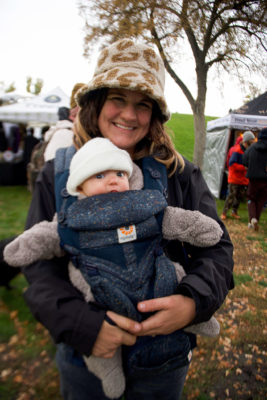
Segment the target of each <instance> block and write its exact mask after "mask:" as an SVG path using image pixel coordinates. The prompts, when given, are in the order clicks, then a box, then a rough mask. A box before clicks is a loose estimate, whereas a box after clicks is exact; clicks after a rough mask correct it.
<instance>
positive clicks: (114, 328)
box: [92, 311, 141, 358]
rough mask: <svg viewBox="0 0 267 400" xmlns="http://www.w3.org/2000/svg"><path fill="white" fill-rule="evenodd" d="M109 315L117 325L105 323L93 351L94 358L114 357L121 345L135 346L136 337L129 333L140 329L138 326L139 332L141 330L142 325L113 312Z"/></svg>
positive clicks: (108, 313) (109, 312)
mask: <svg viewBox="0 0 267 400" xmlns="http://www.w3.org/2000/svg"><path fill="white" fill-rule="evenodd" d="M107 315H108V317H109V318H110V319H111V320H112V321H113V322H114V323H115V324H116V325H111V324H110V323H108V322H107V321H104V322H103V324H102V326H101V329H100V331H99V333H98V336H97V339H96V341H95V344H94V347H93V349H92V354H93V355H94V356H97V357H103V358H111V357H113V356H114V354H115V352H116V350H117V348H118V347H120V346H121V345H126V346H132V345H134V344H135V342H136V336H135V335H134V334H131V333H130V332H128V331H130V330H132V331H135V330H136V329H138V327H137V328H136V327H135V325H136V324H137V325H138V326H139V331H140V330H141V325H140V324H138V323H136V322H135V321H133V320H131V319H129V318H126V317H123V316H121V315H118V314H116V313H114V312H112V311H108V312H107ZM127 330H128V331H127Z"/></svg>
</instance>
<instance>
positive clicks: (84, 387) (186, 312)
mask: <svg viewBox="0 0 267 400" xmlns="http://www.w3.org/2000/svg"><path fill="white" fill-rule="evenodd" d="M163 90H164V66H163V63H162V61H161V59H160V58H159V57H158V56H157V55H156V53H155V52H154V51H153V50H152V49H151V48H149V47H148V46H145V45H140V44H135V43H134V42H133V41H131V40H129V39H122V40H120V41H118V42H116V43H114V44H113V45H111V46H109V47H108V48H106V49H104V50H103V51H102V52H101V53H100V56H99V59H98V64H97V67H96V70H95V73H94V77H93V79H92V81H91V82H90V83H89V84H88V85H87V86H85V87H84V88H82V89H81V90H80V92H79V93H78V95H77V101H78V104H79V106H80V111H79V114H78V118H77V120H76V135H75V138H74V142H75V146H76V147H77V148H80V147H81V146H82V145H83V144H84V143H86V142H87V141H88V140H90V139H91V138H93V137H97V136H103V137H106V138H108V139H110V140H111V142H113V143H114V144H115V145H116V146H118V147H119V148H121V149H124V150H127V151H128V152H129V154H130V155H131V157H132V159H133V160H134V161H135V162H136V163H137V164H139V165H140V166H142V159H143V157H145V156H148V155H153V156H154V157H155V158H156V159H157V160H159V161H160V162H162V163H164V164H165V165H166V167H167V168H168V173H169V179H168V204H169V205H172V206H179V207H183V208H185V209H191V210H199V211H201V212H203V213H204V214H206V215H208V216H210V217H212V218H214V219H216V220H217V221H218V222H220V221H219V220H218V216H217V212H216V206H215V203H214V201H213V199H212V196H211V194H210V192H209V190H208V189H207V186H206V184H205V182H204V180H203V178H202V176H201V173H200V171H199V169H198V168H196V167H195V166H193V165H192V164H190V163H188V162H187V161H184V160H183V158H182V157H181V156H180V155H179V154H178V153H177V152H176V151H175V149H174V146H173V144H172V142H171V140H170V139H169V137H168V135H167V134H166V133H165V131H164V128H163V123H164V122H165V121H166V120H167V119H168V118H169V112H168V109H167V105H166V101H165V99H164V94H163ZM55 211H56V207H55V199H54V162H53V161H50V162H48V163H47V164H46V165H45V168H44V170H43V172H42V173H41V174H40V176H39V177H38V179H37V187H36V190H35V193H34V195H33V200H32V204H31V207H30V211H29V214H28V219H27V224H26V228H29V227H31V226H32V225H33V224H35V223H37V222H39V221H41V220H51V219H52V218H53V215H54V213H55ZM220 224H221V222H220ZM221 226H222V228H223V230H224V235H223V237H222V239H221V240H220V242H219V243H218V244H217V245H215V246H213V247H212V248H202V249H200V248H196V247H193V246H190V245H188V246H183V245H182V244H181V243H179V242H176V241H170V242H169V243H168V246H167V249H166V252H167V255H168V256H169V257H170V258H171V259H172V260H174V261H178V262H180V263H182V264H183V265H184V268H185V269H186V272H187V274H188V275H187V276H186V277H185V278H184V279H183V280H182V281H181V283H180V284H179V285H178V287H177V294H176V295H172V296H168V297H163V298H158V299H153V300H147V301H144V302H141V303H139V304H138V310H139V311H140V312H142V313H149V314H147V315H149V317H148V318H147V319H146V320H144V321H143V322H142V323H137V322H135V321H133V320H130V319H128V318H125V317H123V316H120V315H118V314H115V313H114V312H111V311H107V312H106V311H105V310H103V309H101V308H100V307H99V306H98V305H97V304H92V303H89V304H87V303H86V302H85V301H84V300H83V297H82V295H81V294H80V293H79V292H78V291H76V290H75V289H74V288H73V287H72V286H71V284H70V282H69V280H68V276H67V262H68V260H67V258H64V259H54V260H52V261H42V262H39V263H36V264H33V265H32V266H31V267H27V269H26V270H25V275H26V277H27V279H28V281H29V283H30V286H29V289H28V290H27V292H26V294H25V298H26V301H27V303H28V305H29V306H30V308H31V310H32V312H33V314H34V315H35V317H36V318H37V319H38V320H39V321H40V322H42V323H43V324H44V325H45V326H46V327H47V328H48V330H49V331H50V333H51V335H52V336H53V338H54V340H55V342H56V343H60V345H59V346H58V351H57V362H58V367H59V371H60V377H61V391H62V394H63V396H64V398H65V399H72V400H73V399H79V400H83V399H103V400H104V399H106V397H105V396H104V394H103V392H102V389H101V385H100V382H99V381H98V379H97V378H96V377H95V376H93V375H92V374H89V373H88V371H87V369H86V367H85V365H84V363H83V360H82V354H85V355H90V354H93V355H95V356H98V357H103V358H109V357H112V356H113V355H114V354H115V352H116V349H117V348H118V347H119V346H121V345H125V348H126V349H130V348H129V347H128V346H131V345H133V344H134V343H135V342H136V338H137V336H142V337H144V338H145V337H146V336H157V335H166V334H169V333H173V332H177V335H179V343H180V344H181V345H180V351H179V354H177V357H176V358H175V359H172V360H170V362H168V363H163V365H162V362H161V361H162V360H158V362H157V363H156V364H155V368H154V369H152V370H150V373H149V374H147V373H144V371H143V370H142V369H140V370H138V371H136V372H135V373H131V374H129V375H128V376H127V371H126V378H127V382H126V391H125V397H126V399H127V400H133V399H144V398H145V399H148V400H149V399H155V398H162V399H163V398H164V399H166V400H168V399H169V400H174V399H175V400H177V399H179V398H180V395H181V392H182V389H183V384H184V381H185V377H186V373H187V370H188V365H189V362H190V359H191V349H193V348H194V347H195V345H196V340H195V336H194V335H192V334H189V333H185V332H184V331H183V330H182V328H184V327H185V326H187V325H189V324H192V323H196V322H202V321H206V320H208V319H209V318H210V317H211V316H212V314H213V313H214V312H215V311H216V310H217V309H218V307H220V305H221V304H222V302H223V301H224V298H225V296H226V295H227V292H228V290H229V289H231V288H232V287H233V281H232V268H233V261H232V244H231V242H230V239H229V236H228V234H227V232H226V230H225V228H224V226H223V225H222V224H221ZM151 313H152V314H151ZM144 315H145V314H144ZM129 352H130V351H129ZM125 353H127V351H126V352H125Z"/></svg>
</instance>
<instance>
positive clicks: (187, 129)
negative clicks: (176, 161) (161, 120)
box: [166, 113, 215, 161]
mask: <svg viewBox="0 0 267 400" xmlns="http://www.w3.org/2000/svg"><path fill="white" fill-rule="evenodd" d="M214 118H215V117H206V121H210V120H212V119H214ZM166 125H167V127H168V129H169V130H170V135H171V138H172V140H173V142H174V144H175V148H176V149H177V150H178V151H179V152H180V153H181V154H182V155H183V156H184V157H185V158H187V159H188V160H189V161H192V160H193V153H194V141H195V135H194V121H193V117H192V115H190V114H178V113H174V114H172V117H171V119H170V121H168V122H167V124H166Z"/></svg>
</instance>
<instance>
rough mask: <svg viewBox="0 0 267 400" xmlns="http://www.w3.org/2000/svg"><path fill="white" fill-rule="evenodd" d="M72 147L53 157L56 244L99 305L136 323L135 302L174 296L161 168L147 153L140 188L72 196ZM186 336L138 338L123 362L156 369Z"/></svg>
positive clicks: (164, 180)
mask: <svg viewBox="0 0 267 400" xmlns="http://www.w3.org/2000/svg"><path fill="white" fill-rule="evenodd" d="M74 153H75V149H74V147H69V148H68V149H60V150H59V151H58V152H57V155H56V162H55V193H56V209H57V213H58V231H59V235H60V240H61V246H62V247H63V248H64V249H65V250H66V251H67V252H68V253H69V254H70V257H71V260H72V262H73V264H74V265H75V266H76V267H77V268H79V270H80V271H81V273H82V275H83V277H84V278H85V280H86V281H87V283H88V284H89V285H90V287H91V290H92V293H93V295H94V298H95V301H96V302H97V303H99V304H101V305H102V306H103V307H104V308H106V309H107V310H110V309H111V310H113V311H114V312H117V313H118V314H122V315H125V316H127V317H129V318H131V319H134V320H137V321H141V320H142V319H143V318H144V315H143V314H141V313H139V312H138V311H137V309H136V305H137V303H138V302H139V301H141V300H145V299H150V298H156V297H165V296H168V295H171V294H174V293H175V290H176V288H177V279H176V273H175V269H174V266H173V263H172V262H171V261H170V260H169V259H168V258H167V257H166V256H165V254H164V253H163V238H162V218H163V213H164V209H165V208H166V206H167V202H166V197H167V172H166V168H165V166H164V165H163V164H161V163H159V162H157V161H156V160H155V159H154V158H152V157H145V158H144V159H143V160H142V172H143V176H144V190H141V191H140V190H131V191H127V192H121V193H107V194H102V195H97V196H92V197H87V198H84V199H82V200H77V198H76V197H73V196H70V195H69V194H68V192H67V191H66V182H67V179H68V175H69V165H70V161H71V159H72V157H73V155H74ZM146 317H147V315H146ZM183 336H185V337H183ZM178 337H179V339H178ZM181 339H182V340H181ZM185 339H187V337H186V334H184V333H183V332H181V331H178V332H175V333H173V334H171V335H167V336H157V337H155V338H153V339H152V338H151V337H143V338H139V339H138V340H137V343H136V345H135V346H133V347H131V348H128V350H129V349H130V350H129V351H128V355H127V360H128V361H127V365H126V367H128V370H130V371H131V372H134V371H135V370H136V369H137V370H140V367H141V368H143V367H144V368H145V369H146V368H147V367H149V368H151V366H152V367H156V368H158V365H161V364H162V363H163V362H164V361H165V359H166V361H169V360H173V357H174V359H176V357H175V356H176V354H177V352H178V353H179V349H180V346H181V345H182V346H184V345H185V341H186V343H187V344H188V340H185ZM151 346H152V347H151ZM188 346H189V345H188ZM161 348H162V351H161V350H160V349H161ZM180 350H181V349H180ZM183 350H184V348H183ZM188 351H189V349H188ZM181 361H182V360H180V362H181ZM184 363H186V362H184V361H183V362H182V364H184ZM172 367H173V366H172ZM165 368H166V366H165Z"/></svg>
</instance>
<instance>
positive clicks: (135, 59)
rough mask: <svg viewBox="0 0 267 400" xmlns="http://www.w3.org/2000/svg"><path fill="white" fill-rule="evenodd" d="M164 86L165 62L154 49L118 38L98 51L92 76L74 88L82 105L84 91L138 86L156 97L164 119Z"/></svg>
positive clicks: (168, 115)
mask: <svg viewBox="0 0 267 400" xmlns="http://www.w3.org/2000/svg"><path fill="white" fill-rule="evenodd" d="M164 86H165V69H164V64H163V61H162V59H161V58H160V57H159V56H158V55H157V53H156V52H155V51H154V50H153V49H152V48H151V47H149V46H147V45H145V44H140V43H135V42H134V41H133V40H131V39H121V40H118V41H117V42H114V43H113V44H112V45H110V46H109V47H106V48H104V49H103V50H102V51H101V52H100V55H99V57H98V62H97V65H96V69H95V72H94V76H93V78H92V80H91V81H90V82H89V83H88V85H85V86H83V88H81V89H80V90H79V91H78V92H77V94H76V101H77V103H78V104H79V105H80V106H82V103H83V102H82V99H83V98H84V95H85V94H87V93H88V92H90V91H92V90H95V89H100V88H120V89H130V90H137V91H140V92H143V93H145V94H146V95H147V96H149V97H151V98H152V99H154V100H156V102H157V103H158V105H159V108H160V110H161V112H162V114H163V118H164V120H165V121H167V120H168V119H169V118H170V112H169V110H168V106H167V103H166V100H165V97H164Z"/></svg>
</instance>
